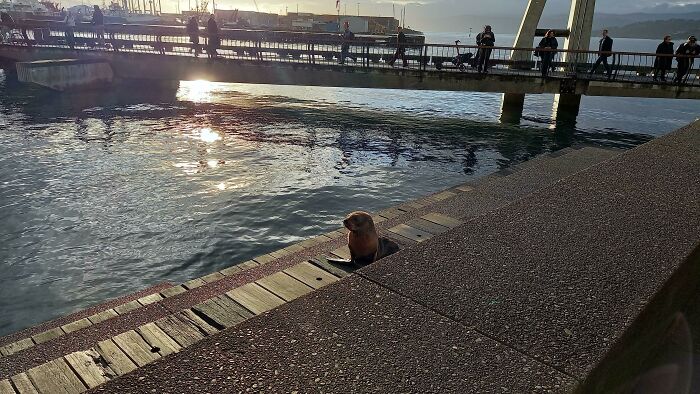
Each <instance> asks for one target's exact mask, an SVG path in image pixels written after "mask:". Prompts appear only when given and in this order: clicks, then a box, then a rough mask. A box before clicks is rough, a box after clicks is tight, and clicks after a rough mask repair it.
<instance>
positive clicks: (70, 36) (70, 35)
mask: <svg viewBox="0 0 700 394" xmlns="http://www.w3.org/2000/svg"><path fill="white" fill-rule="evenodd" d="M63 23H65V24H66V33H65V34H66V44H67V45H68V46H69V47H70V49H75V15H73V12H71V11H68V13H67V14H66V18H65V19H64V20H63Z"/></svg>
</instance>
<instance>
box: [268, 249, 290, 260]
mask: <svg viewBox="0 0 700 394" xmlns="http://www.w3.org/2000/svg"><path fill="white" fill-rule="evenodd" d="M268 254H269V255H270V256H272V257H274V258H275V259H279V258H282V257H284V256H286V255H288V254H289V253H288V252H287V251H285V250H284V249H280V250H275V251H274V252H270V253H268Z"/></svg>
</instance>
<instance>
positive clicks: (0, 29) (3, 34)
mask: <svg viewBox="0 0 700 394" xmlns="http://www.w3.org/2000/svg"><path fill="white" fill-rule="evenodd" d="M14 28H15V20H14V19H12V15H10V14H8V13H7V12H5V11H0V38H1V40H0V41H2V42H9V41H10V39H11V38H12V37H11V32H12V29H14Z"/></svg>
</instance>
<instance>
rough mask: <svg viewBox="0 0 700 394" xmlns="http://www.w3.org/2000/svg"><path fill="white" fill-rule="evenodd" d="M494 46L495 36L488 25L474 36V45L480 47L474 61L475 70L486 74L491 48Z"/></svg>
mask: <svg viewBox="0 0 700 394" xmlns="http://www.w3.org/2000/svg"><path fill="white" fill-rule="evenodd" d="M495 44H496V35H495V34H493V31H492V30H491V26H490V25H486V26H484V31H482V32H481V33H479V34H477V35H476V45H478V46H480V47H481V48H479V53H478V55H477V59H476V65H477V70H478V71H479V72H482V71H483V72H484V73H486V74H488V72H489V61H490V60H491V52H492V51H493V49H492V48H490V47H493V46H494V45H495Z"/></svg>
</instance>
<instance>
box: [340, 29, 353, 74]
mask: <svg viewBox="0 0 700 394" xmlns="http://www.w3.org/2000/svg"><path fill="white" fill-rule="evenodd" d="M340 37H341V38H342V39H343V43H342V44H341V45H340V59H339V60H338V64H344V63H345V58H346V57H349V56H350V43H351V42H352V41H353V40H355V33H353V32H351V31H350V22H348V21H345V22H344V23H343V34H341V36H340ZM352 60H353V61H355V59H352Z"/></svg>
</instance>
